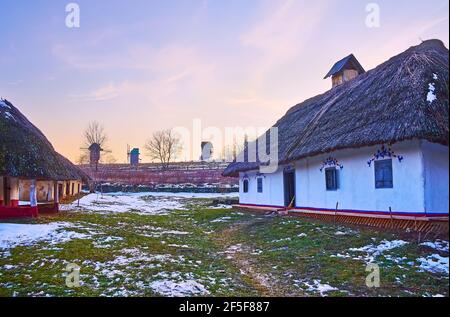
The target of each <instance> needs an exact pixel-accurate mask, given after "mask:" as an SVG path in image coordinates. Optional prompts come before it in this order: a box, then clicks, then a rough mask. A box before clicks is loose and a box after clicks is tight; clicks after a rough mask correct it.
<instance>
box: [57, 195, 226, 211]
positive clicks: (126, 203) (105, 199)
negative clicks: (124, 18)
mask: <svg viewBox="0 0 450 317" xmlns="http://www.w3.org/2000/svg"><path fill="white" fill-rule="evenodd" d="M233 194H234V193H230V194H220V193H217V194H215V193H154V192H148V193H122V192H118V193H108V194H98V193H94V194H89V195H86V196H84V197H83V198H81V199H80V201H79V205H78V201H76V202H74V203H72V204H70V205H65V206H61V209H62V210H65V211H72V210H82V211H90V212H103V213H108V212H112V213H124V212H136V213H140V214H151V215H164V214H167V213H169V212H170V211H172V210H183V209H185V206H184V200H185V199H187V198H217V197H227V196H230V195H231V196H232V195H233Z"/></svg>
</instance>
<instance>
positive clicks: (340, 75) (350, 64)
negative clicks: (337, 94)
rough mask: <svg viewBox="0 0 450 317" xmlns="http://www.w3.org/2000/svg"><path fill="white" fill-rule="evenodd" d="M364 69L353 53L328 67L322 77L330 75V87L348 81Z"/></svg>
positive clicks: (363, 71) (362, 72)
mask: <svg viewBox="0 0 450 317" xmlns="http://www.w3.org/2000/svg"><path fill="white" fill-rule="evenodd" d="M365 72H366V71H365V70H364V68H363V67H362V66H361V64H360V63H359V62H358V60H357V59H356V57H355V56H354V55H353V54H350V55H349V56H347V57H345V58H343V59H341V60H340V61H338V62H337V63H336V64H334V65H333V67H332V68H331V69H330V71H329V72H328V74H327V75H326V76H325V78H324V79H327V78H328V77H331V83H332V87H333V88H334V87H336V86H339V85H341V84H343V83H345V82H347V81H350V80H352V79H354V78H356V77H358V76H359V75H361V74H364V73H365Z"/></svg>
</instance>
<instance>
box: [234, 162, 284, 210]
mask: <svg viewBox="0 0 450 317" xmlns="http://www.w3.org/2000/svg"><path fill="white" fill-rule="evenodd" d="M244 176H247V177H248V179H249V188H248V193H244V191H243V189H244V185H243V177H244ZM257 177H259V176H257V173H256V172H249V173H240V175H239V202H240V203H241V204H255V205H265V206H283V205H284V193H283V188H284V185H283V170H282V169H279V170H278V171H277V172H276V173H273V174H265V175H264V177H263V192H262V193H258V192H257V180H256V179H257Z"/></svg>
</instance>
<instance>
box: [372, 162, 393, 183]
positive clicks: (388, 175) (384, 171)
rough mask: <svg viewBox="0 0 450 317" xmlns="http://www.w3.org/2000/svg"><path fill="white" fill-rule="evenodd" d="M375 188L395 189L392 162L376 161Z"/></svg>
mask: <svg viewBox="0 0 450 317" xmlns="http://www.w3.org/2000/svg"><path fill="white" fill-rule="evenodd" d="M375 188H394V182H393V177H392V160H381V161H375Z"/></svg>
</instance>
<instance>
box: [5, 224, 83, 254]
mask: <svg viewBox="0 0 450 317" xmlns="http://www.w3.org/2000/svg"><path fill="white" fill-rule="evenodd" d="M70 227H73V225H72V224H70V223H66V222H55V223H49V224H12V223H0V249H9V248H14V247H16V246H19V245H26V246H28V245H32V244H34V243H37V242H42V241H45V242H48V243H49V244H50V245H55V244H58V243H64V242H67V241H69V240H72V239H86V238H89V236H88V235H86V234H81V233H77V232H73V231H70V230H65V229H67V228H70Z"/></svg>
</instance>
